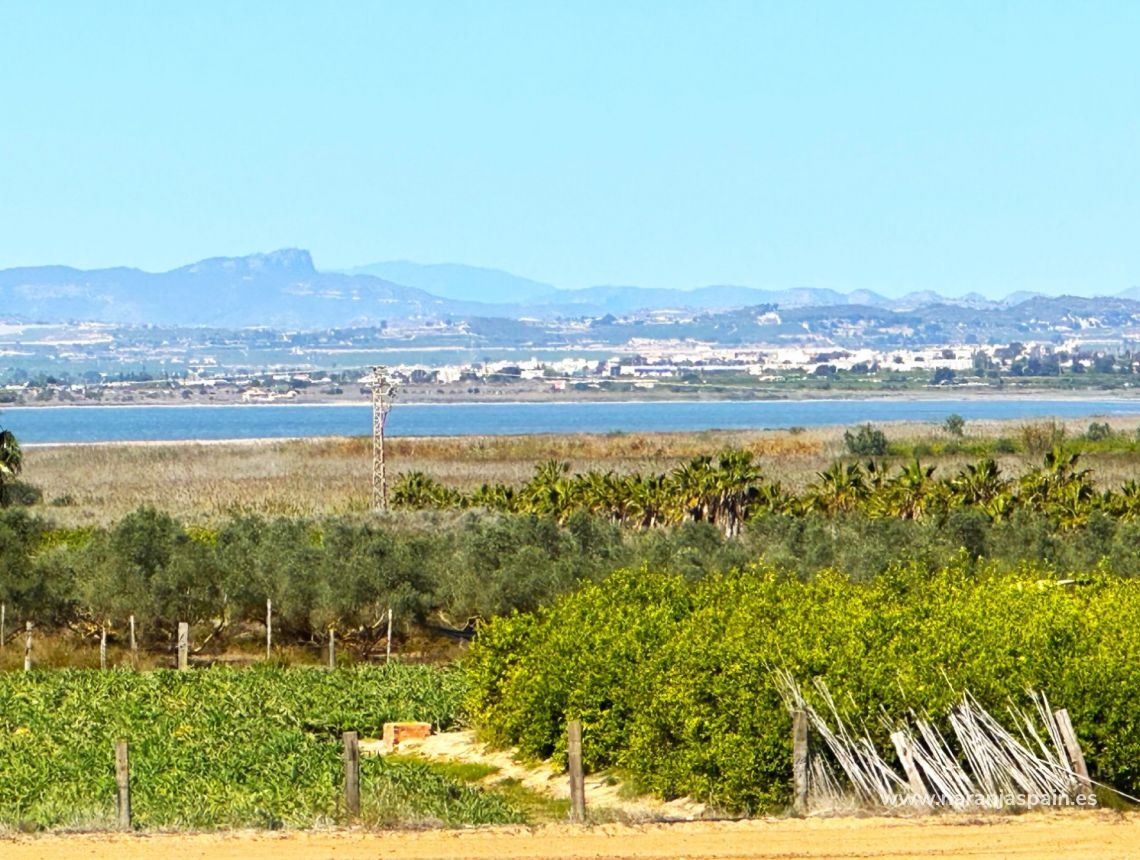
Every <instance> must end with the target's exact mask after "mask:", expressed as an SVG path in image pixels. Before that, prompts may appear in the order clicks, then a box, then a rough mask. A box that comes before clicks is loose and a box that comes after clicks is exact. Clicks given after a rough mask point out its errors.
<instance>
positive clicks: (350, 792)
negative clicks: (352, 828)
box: [343, 732, 360, 818]
mask: <svg viewBox="0 0 1140 860" xmlns="http://www.w3.org/2000/svg"><path fill="white" fill-rule="evenodd" d="M343 739H344V810H345V812H346V813H347V814H348V816H349V818H356V817H357V816H358V815H360V742H359V741H360V738H359V736H358V735H357V734H356V732H345V733H344V735H343Z"/></svg>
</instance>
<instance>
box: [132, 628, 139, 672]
mask: <svg viewBox="0 0 1140 860" xmlns="http://www.w3.org/2000/svg"><path fill="white" fill-rule="evenodd" d="M131 665H132V666H133V667H134V668H136V669H137V668H138V667H139V647H138V644H137V643H136V642H135V616H134V615H131Z"/></svg>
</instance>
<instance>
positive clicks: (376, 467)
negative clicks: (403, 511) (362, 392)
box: [364, 365, 396, 511]
mask: <svg viewBox="0 0 1140 860" xmlns="http://www.w3.org/2000/svg"><path fill="white" fill-rule="evenodd" d="M387 374H388V369H387V368H386V367H383V366H381V365H378V366H376V367H373V368H372V373H371V375H370V376H368V377H366V378H365V379H364V381H365V382H367V383H368V384H369V385H371V386H372V510H374V511H386V510H388V479H387V477H386V476H385V474H384V422H385V421H386V420H387V419H388V410H389V409H391V408H392V399H393V398H394V397H395V396H396V383H394V382H392V381H391V380H389V379H388V375H387Z"/></svg>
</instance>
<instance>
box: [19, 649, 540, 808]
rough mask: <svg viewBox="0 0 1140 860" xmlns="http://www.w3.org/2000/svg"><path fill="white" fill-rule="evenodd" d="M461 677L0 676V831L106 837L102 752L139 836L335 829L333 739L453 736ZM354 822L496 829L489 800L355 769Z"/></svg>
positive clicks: (409, 777) (398, 672)
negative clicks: (419, 732)
mask: <svg viewBox="0 0 1140 860" xmlns="http://www.w3.org/2000/svg"><path fill="white" fill-rule="evenodd" d="M462 691H463V678H462V677H461V676H460V675H459V674H458V673H457V672H454V671H447V670H440V669H431V668H427V667H412V666H397V665H393V666H390V667H361V668H356V669H349V670H338V671H336V672H326V671H321V670H316V669H281V668H274V667H257V668H253V669H248V670H232V669H222V668H215V669H209V670H203V671H194V672H183V673H179V672H173V671H155V672H143V673H135V672H129V671H110V672H86V671H52V672H31V673H26V674H25V673H2V674H0V762H3V778H0V824H6V825H9V826H20V827H27V826H32V827H58V826H110V825H111V824H112V822H113V821H114V817H115V807H114V800H115V779H114V773H115V769H114V751H113V746H114V743H115V741H116V740H118V739H125V740H127V741H128V742H129V744H130V750H131V769H132V807H133V812H134V820H135V823H136V824H137V825H138V826H140V827H167V826H183V827H221V826H261V827H277V826H307V825H311V824H314V823H317V822H320V821H336V820H339V819H340V818H341V817H342V810H341V807H340V802H341V797H342V794H341V789H340V783H341V774H342V760H341V733H342V732H343V731H359V732H360V733H361V734H364V735H375V736H379V734H380V733H381V729H382V726H383V723H384V722H385V721H389V720H396V719H417V720H424V721H430V722H432V723H433V724H435V725H436V726H437V727H442V728H447V727H450V726H453V725H455V723H456V720H457V719H458V718H459V715H460V702H461V699H462V696H463V692H462ZM362 778H363V786H362V788H363V791H362V799H363V809H362V813H363V815H364V817H365V819H366V820H371V821H375V822H383V823H397V822H409V821H411V822H415V821H420V820H423V821H433V822H443V823H453V824H459V823H479V822H492V821H497V822H508V821H517V820H519V817H520V816H519V814H518V813H517V812H516V811H515V810H513V809H512V808H511V807H510V806H509V804H507V803H505V802H504V801H502V800H501V799H498V798H495V797H491V796H485V795H483V794H482V793H480V792H478V791H477V790H475V789H471V788H467V787H464V786H462V785H460V784H459V783H457V782H455V781H454V780H450V779H447V778H446V777H444V776H440V775H438V774H434V773H431V772H430V770H429V769H427V768H425V767H419V766H415V765H413V764H410V763H407V762H400V763H387V762H385V761H383V760H382V759H366V760H365V762H364V765H363V775H362Z"/></svg>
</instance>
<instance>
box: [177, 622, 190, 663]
mask: <svg viewBox="0 0 1140 860" xmlns="http://www.w3.org/2000/svg"><path fill="white" fill-rule="evenodd" d="M189 652H190V625H189V624H187V623H186V622H185V621H179V622H178V671H179V672H185V671H186V670H187V669H188V668H190V654H189Z"/></svg>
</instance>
